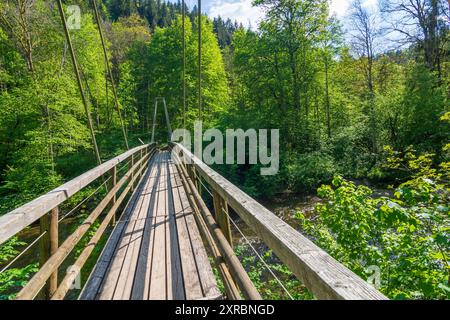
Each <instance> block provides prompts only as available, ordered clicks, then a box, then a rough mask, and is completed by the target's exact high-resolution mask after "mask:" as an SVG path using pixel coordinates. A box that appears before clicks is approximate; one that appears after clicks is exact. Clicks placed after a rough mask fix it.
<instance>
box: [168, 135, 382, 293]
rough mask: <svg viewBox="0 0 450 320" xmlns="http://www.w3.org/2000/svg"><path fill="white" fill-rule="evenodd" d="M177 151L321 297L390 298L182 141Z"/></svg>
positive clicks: (175, 147) (175, 148)
mask: <svg viewBox="0 0 450 320" xmlns="http://www.w3.org/2000/svg"><path fill="white" fill-rule="evenodd" d="M173 146H174V152H177V154H179V153H180V152H181V153H183V154H184V159H187V160H189V163H190V164H192V165H194V167H195V169H196V171H197V172H198V173H199V174H200V176H201V177H202V178H203V179H205V180H206V182H207V183H208V184H209V185H210V186H211V188H212V189H214V191H216V192H217V193H219V194H220V196H221V197H223V199H224V200H225V201H227V203H228V205H229V206H230V207H231V208H233V209H234V210H235V211H236V213H237V214H238V215H239V216H240V217H241V218H242V220H243V221H244V222H245V223H246V224H247V225H248V226H250V227H251V228H252V230H253V231H254V232H255V233H256V234H257V235H258V236H259V237H260V238H261V239H262V240H263V242H264V243H265V244H266V245H267V246H268V247H269V248H271V249H272V250H273V251H274V252H275V254H276V255H277V256H278V258H280V259H281V261H283V263H285V264H286V265H287V266H288V267H289V268H290V270H291V271H292V272H293V273H294V274H295V275H296V276H297V278H298V279H299V280H301V281H302V283H303V284H304V285H305V286H306V287H307V288H308V290H310V292H311V293H312V294H314V296H315V297H317V298H318V299H347V300H359V299H363V300H373V299H376V300H384V299H387V298H386V297H385V296H384V295H383V294H381V293H380V292H379V291H378V290H376V289H375V288H373V287H372V286H371V285H370V284H368V283H367V282H366V281H364V280H363V279H361V278H360V277H359V276H358V275H356V274H355V273H353V272H352V271H351V270H349V269H348V268H347V267H345V266H344V265H342V264H341V263H340V262H338V261H337V260H335V259H334V258H333V257H331V256H330V255H329V254H328V253H327V252H325V251H324V250H322V249H321V248H319V247H318V246H317V245H315V244H314V243H313V242H312V241H310V240H309V239H307V238H306V237H305V236H303V235H302V234H301V233H300V232H298V231H297V230H295V229H294V228H293V227H291V226H290V225H289V224H287V223H286V222H284V221H283V220H281V219H280V218H278V217H277V216H276V215H275V214H274V213H272V212H271V211H269V210H268V209H266V208H265V207H264V206H262V205H261V204H260V203H258V202H257V201H256V200H254V199H253V198H252V197H250V196H249V195H248V194H246V193H245V192H243V191H242V190H240V189H239V188H238V187H237V186H235V185H234V184H232V183H231V182H230V181H228V180H227V179H225V178H224V177H223V176H221V175H220V174H219V173H217V172H216V171H214V170H213V169H211V168H210V167H209V166H207V165H206V164H205V163H204V162H202V161H201V160H200V159H198V158H197V157H196V156H194V155H193V154H192V153H191V152H190V151H189V150H187V149H186V148H185V147H184V146H182V145H181V144H179V143H173Z"/></svg>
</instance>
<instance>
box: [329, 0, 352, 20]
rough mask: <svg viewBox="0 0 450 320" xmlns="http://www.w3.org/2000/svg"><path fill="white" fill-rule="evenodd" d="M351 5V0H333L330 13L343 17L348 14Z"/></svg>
mask: <svg viewBox="0 0 450 320" xmlns="http://www.w3.org/2000/svg"><path fill="white" fill-rule="evenodd" d="M349 6H350V0H331V1H330V14H331V15H333V14H335V15H336V17H337V18H339V19H341V18H343V17H344V16H345V15H346V14H347V10H348V8H349Z"/></svg>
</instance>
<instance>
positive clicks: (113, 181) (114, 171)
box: [111, 165, 117, 226]
mask: <svg viewBox="0 0 450 320" xmlns="http://www.w3.org/2000/svg"><path fill="white" fill-rule="evenodd" d="M116 184H117V165H116V166H114V167H113V168H112V169H111V190H112V189H113V188H114V187H115V185H116ZM116 200H117V196H116V193H114V196H113V198H112V200H111V204H112V205H114V204H115V203H116ZM111 224H112V225H113V226H115V225H116V215H115V214H114V215H113V216H112V219H111Z"/></svg>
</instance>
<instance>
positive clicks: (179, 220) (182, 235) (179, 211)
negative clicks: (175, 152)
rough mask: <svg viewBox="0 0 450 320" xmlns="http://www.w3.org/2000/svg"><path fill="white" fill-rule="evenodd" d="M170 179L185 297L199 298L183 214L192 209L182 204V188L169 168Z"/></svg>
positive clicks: (198, 286) (200, 291)
mask: <svg viewBox="0 0 450 320" xmlns="http://www.w3.org/2000/svg"><path fill="white" fill-rule="evenodd" d="M171 172H172V174H171V180H172V183H173V185H174V186H176V187H173V189H172V190H173V194H174V196H173V201H174V202H173V203H174V211H175V220H176V225H177V232H178V239H179V241H178V245H179V247H180V256H181V267H182V273H183V282H184V289H185V298H186V299H188V300H194V299H200V298H202V297H203V292H202V287H201V284H200V277H199V275H198V272H197V265H196V262H195V257H194V254H193V251H192V247H191V243H190V240H189V231H188V226H187V225H186V219H185V215H191V214H192V211H191V209H190V207H189V206H183V204H182V202H181V198H180V190H181V189H182V186H181V183H180V181H179V179H177V178H176V175H175V174H174V173H173V172H174V171H173V170H172V169H171Z"/></svg>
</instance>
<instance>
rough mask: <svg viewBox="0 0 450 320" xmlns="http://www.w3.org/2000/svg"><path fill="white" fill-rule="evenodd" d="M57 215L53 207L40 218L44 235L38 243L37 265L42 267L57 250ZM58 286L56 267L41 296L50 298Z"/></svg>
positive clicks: (57, 212)
mask: <svg viewBox="0 0 450 320" xmlns="http://www.w3.org/2000/svg"><path fill="white" fill-rule="evenodd" d="M58 217H59V209H58V207H55V208H54V209H52V211H51V212H49V213H46V214H44V215H43V216H42V217H41V219H40V233H41V234H43V233H45V235H44V236H43V237H42V238H41V240H40V243H39V265H40V266H41V267H42V266H43V265H44V264H45V263H46V262H47V260H48V259H49V258H50V256H51V255H52V254H54V253H55V252H56V250H58V241H59V239H58ZM57 288H58V269H56V270H55V271H54V272H53V273H52V274H51V276H50V278H49V279H48V281H47V283H46V285H45V287H44V289H43V291H42V294H41V298H43V299H50V298H51V296H52V295H53V293H55V291H56V289H57Z"/></svg>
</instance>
